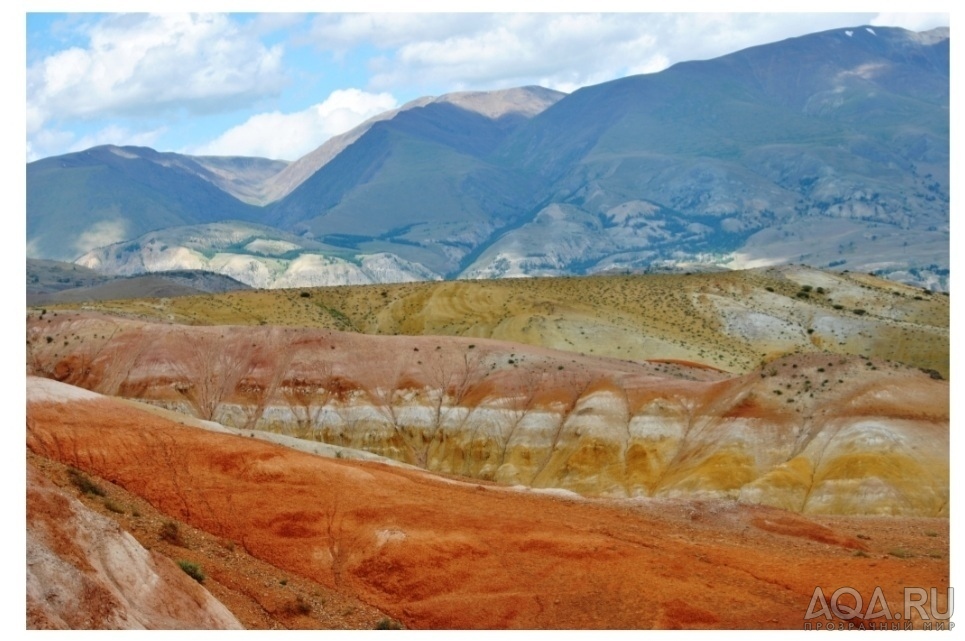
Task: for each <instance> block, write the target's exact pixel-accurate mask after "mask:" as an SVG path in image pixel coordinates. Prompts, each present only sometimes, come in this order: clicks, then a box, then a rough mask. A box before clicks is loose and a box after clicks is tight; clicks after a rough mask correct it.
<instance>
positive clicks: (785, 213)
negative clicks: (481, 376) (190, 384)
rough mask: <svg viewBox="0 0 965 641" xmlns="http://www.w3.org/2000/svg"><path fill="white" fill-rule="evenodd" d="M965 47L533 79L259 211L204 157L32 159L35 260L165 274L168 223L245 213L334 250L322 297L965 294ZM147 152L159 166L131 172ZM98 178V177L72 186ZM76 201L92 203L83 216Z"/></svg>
mask: <svg viewBox="0 0 965 641" xmlns="http://www.w3.org/2000/svg"><path fill="white" fill-rule="evenodd" d="M949 41H950V38H949V31H948V29H947V28H945V29H936V30H933V31H929V32H925V33H914V32H910V31H906V30H903V29H895V28H885V27H874V28H872V27H855V28H853V29H838V30H833V31H827V32H823V33H817V34H811V35H807V36H802V37H799V38H792V39H789V40H785V41H782V42H777V43H773V44H768V45H763V46H759V47H753V48H751V49H747V50H744V51H740V52H737V53H733V54H730V55H727V56H723V57H721V58H717V59H714V60H706V61H695V62H688V63H681V64H677V65H674V66H673V67H671V68H669V69H667V70H665V71H662V72H660V73H656V74H649V75H642V76H633V77H629V78H623V79H619V80H614V81H611V82H608V83H604V84H601V85H596V86H592V87H585V88H583V89H580V90H579V91H576V92H574V93H573V94H571V95H567V96H564V97H560V95H559V94H556V93H554V92H549V91H548V90H545V89H540V88H532V87H528V88H521V89H515V90H506V91H501V92H484V93H476V94H450V95H448V96H443V97H441V98H438V99H424V100H419V101H416V102H415V103H410V104H409V105H406V106H405V107H403V108H402V109H400V110H397V111H394V112H390V113H387V114H383V115H381V116H378V117H376V118H374V119H372V120H371V121H369V122H367V123H365V124H364V125H362V126H360V127H359V128H357V129H355V130H353V131H351V132H348V133H346V134H344V135H343V136H341V137H336V138H334V139H332V140H331V141H329V143H326V145H323V146H322V147H321V148H319V149H318V150H316V151H315V152H312V153H311V154H309V155H308V156H306V157H305V158H303V159H301V160H299V161H297V162H295V163H292V165H291V166H289V167H288V168H286V169H282V170H280V171H275V169H276V168H275V166H273V165H271V166H270V165H258V166H259V167H260V169H259V170H258V171H259V172H262V173H258V172H254V173H253V174H248V177H249V179H250V180H249V181H248V182H245V185H246V186H245V190H240V189H235V190H234V192H233V193H236V194H239V195H240V194H241V193H242V191H243V192H244V193H245V194H247V196H246V197H248V198H249V200H251V199H256V200H257V201H258V202H262V203H263V202H265V201H266V200H268V199H271V198H279V200H276V201H275V202H271V203H268V204H265V205H264V206H262V207H260V208H250V207H249V206H248V205H246V204H244V203H241V202H240V201H237V200H236V199H234V198H233V197H231V196H229V195H228V193H227V192H221V194H222V196H221V197H215V195H213V194H212V193H211V192H210V189H216V190H217V189H218V187H217V185H218V184H221V185H222V186H223V187H225V188H228V187H229V186H230V185H229V184H225V181H224V180H221V182H220V183H219V182H218V181H217V180H215V179H214V178H211V177H210V176H209V177H208V178H205V177H204V176H201V173H205V176H208V174H213V173H217V172H216V171H215V170H219V171H220V170H221V168H222V167H221V166H220V165H219V166H218V167H216V166H215V165H216V163H214V162H213V161H210V160H207V161H205V160H204V159H197V161H196V163H195V164H196V165H197V167H199V168H200V169H197V170H194V169H185V167H186V166H187V165H188V164H190V163H191V162H195V161H193V160H191V159H182V160H178V161H177V162H174V161H167V160H166V161H164V162H161V161H159V160H157V159H153V157H152V158H148V156H149V155H150V154H148V152H147V151H145V150H136V149H124V150H121V149H119V148H99V149H98V150H90V151H89V152H84V153H85V154H87V156H83V155H80V156H78V155H71V156H64V157H61V158H59V159H45V160H43V161H38V162H37V163H31V164H30V166H29V167H28V250H29V251H28V254H29V255H32V256H38V257H62V256H65V255H67V254H71V252H74V253H73V254H72V255H71V256H70V257H71V258H73V257H75V256H76V255H79V254H80V253H83V251H86V250H96V251H97V252H98V253H97V256H98V260H100V261H101V266H100V267H99V269H103V270H108V271H113V272H124V271H125V270H127V271H128V272H130V271H131V270H143V269H146V268H147V267H146V266H147V265H148V264H149V263H150V262H151V261H150V260H149V259H148V258H146V257H142V256H140V254H141V253H142V251H144V250H142V248H143V247H144V244H145V239H144V238H139V236H140V235H141V234H142V233H144V232H146V231H147V230H148V229H159V228H162V227H168V226H177V225H194V224H206V223H212V222H222V223H223V224H229V223H226V222H224V221H226V220H228V219H235V220H241V221H248V222H256V223H258V224H262V225H267V226H269V227H272V228H278V229H281V230H284V232H285V233H291V234H295V235H297V236H298V237H300V238H302V239H303V241H302V242H308V241H313V242H317V243H321V244H322V246H320V247H315V248H312V249H298V250H293V251H297V255H298V256H301V255H306V256H308V258H307V259H306V260H307V261H308V263H309V264H310V265H312V267H310V268H308V269H307V270H306V271H305V272H304V273H305V274H307V273H308V272H310V271H312V270H317V273H318V275H317V276H306V278H307V279H308V280H307V281H305V282H314V283H318V282H321V281H324V282H325V283H327V284H345V283H350V282H360V281H359V280H358V278H359V276H358V274H356V273H353V271H352V270H351V269H335V270H332V269H330V264H331V263H330V260H331V259H344V258H348V259H349V260H350V261H355V262H356V263H358V262H361V261H364V260H365V257H367V256H374V255H378V256H382V257H385V258H384V259H385V260H388V261H390V262H395V263H397V264H400V265H404V266H405V267H404V268H402V269H401V270H395V269H389V270H386V271H384V272H383V273H382V274H380V275H377V276H375V277H374V280H377V281H381V282H387V281H392V280H396V279H399V280H406V279H408V278H409V277H410V276H411V275H412V274H423V276H417V277H440V278H454V277H467V278H478V277H486V278H489V277H500V276H533V275H563V274H586V273H600V272H614V271H617V272H625V271H643V270H652V269H694V268H706V267H708V266H713V267H727V268H735V267H736V268H740V267H748V266H758V265H772V264H783V263H787V262H798V263H805V264H808V265H811V266H816V267H839V266H845V267H846V268H848V269H851V270H855V271H865V272H869V271H871V272H875V273H877V274H881V275H885V276H887V277H889V278H892V279H894V280H899V281H903V282H908V283H913V284H916V285H919V286H927V287H929V288H932V289H947V286H948V253H949V250H948V245H949V235H948V234H949ZM151 153H154V155H155V156H157V157H158V158H161V157H162V156H163V157H165V158H167V157H168V156H169V155H161V154H156V153H155V152H151ZM91 155H93V156H95V157H96V158H97V162H96V163H94V164H93V165H91V163H90V162H89V161H88V160H86V159H87V157H88V156H91ZM128 156H133V157H136V158H137V159H142V160H148V162H140V161H139V162H132V163H120V161H118V160H117V158H126V157H128ZM79 159H84V162H81V161H80V160H79ZM129 160H132V161H133V160H134V159H133V158H129ZM250 162H251V163H254V164H257V161H250ZM78 163H79V164H81V165H83V166H84V167H87V169H84V170H83V171H63V170H64V169H66V168H68V167H73V166H74V165H75V164H78ZM85 163H86V164H85ZM95 165H96V166H95ZM121 165H123V167H121ZM105 167H109V168H110V171H108V170H107V169H105ZM162 168H163V169H164V171H161V169H162ZM135 169H136V171H135ZM202 169H203V170H204V172H201V170H202ZM232 171H235V170H232ZM142 172H143V173H142ZM172 172H174V173H172ZM88 174H90V175H91V176H92V177H96V178H97V179H96V180H94V179H93V178H92V179H91V180H88V179H87V175H88ZM162 174H163V175H162ZM255 174H257V176H256V175H255ZM104 176H109V177H111V180H114V179H115V177H117V179H118V180H120V176H125V178H124V180H125V181H126V182H125V183H124V184H125V185H126V186H125V187H123V189H121V187H120V186H118V190H120V193H127V191H130V190H131V189H134V187H132V186H131V185H135V184H136V185H138V186H137V188H136V189H135V193H133V194H131V195H130V196H129V197H125V198H126V200H125V199H120V200H117V199H115V200H110V199H108V200H104V199H103V198H102V196H103V195H104V194H105V193H107V189H106V188H105V187H104V185H105V184H107V183H104V180H106V178H105V177H104ZM175 176H176V179H175ZM259 176H260V179H261V180H262V182H261V183H259V184H258V185H254V184H251V182H250V181H255V182H257V180H258V177H259ZM229 182H230V181H229ZM243 182H244V181H243ZM110 184H111V185H113V184H114V183H113V182H110ZM118 184H119V185H120V183H118ZM145 186H149V187H151V189H154V190H156V192H155V191H151V192H148V191H145V190H144V187H145ZM124 190H127V191H124ZM219 198H221V200H219ZM224 198H227V199H228V201H224ZM199 199H200V200H201V204H198V202H199ZM171 201H173V202H171ZM76 202H86V203H88V205H86V209H85V210H84V211H83V212H81V215H77V211H76V207H75V206H73V203H76ZM68 205H70V207H69V211H70V212H71V215H72V216H73V219H72V220H70V221H68V222H69V224H68V226H67V227H64V228H60V229H58V231H57V234H58V235H57V239H55V238H54V236H53V233H54V232H53V231H52V229H53V228H52V226H51V225H52V223H54V222H55V221H57V220H64V214H63V212H65V211H67V210H68ZM133 207H139V208H141V209H146V210H147V211H148V212H154V213H151V214H150V216H149V217H148V219H149V220H151V221H152V222H151V224H150V225H147V224H146V223H145V224H141V223H139V222H138V223H135V222H132V218H131V216H132V214H131V211H132V208H133ZM57 212H60V213H57ZM138 220H140V218H138ZM818 229H820V233H818V231H817V230H818ZM64 230H66V231H67V232H68V233H69V234H71V237H70V238H69V239H68V240H65V237H64V236H63V235H62V234H63V231H64ZM178 233H180V232H178ZM266 233H268V234H269V235H270V234H274V233H278V232H266ZM175 235H177V234H175ZM124 241H126V244H121V245H117V246H114V247H111V248H106V249H104V248H102V247H103V246H104V245H108V244H110V243H112V242H124ZM58 243H59V244H58ZM179 247H180V245H179ZM105 252H106V253H113V254H115V255H119V256H118V257H117V258H116V259H115V260H109V261H105V260H104V258H103V254H104V253H105ZM237 253H238V255H239V256H240V257H241V258H240V259H239V260H241V261H242V262H246V263H248V264H250V265H251V269H253V270H255V271H267V272H272V273H275V272H276V271H277V269H276V267H274V266H272V265H271V264H270V261H269V260H267V259H266V257H265V256H263V255H261V254H259V253H258V252H248V251H241V250H238V252H237ZM295 257H296V255H294V254H293V255H292V256H291V258H295ZM186 259H187V257H186ZM84 260H85V261H89V259H88V258H85V259H84ZM169 263H170V261H169ZM256 263H257V264H256ZM85 264H87V263H86V262H85ZM173 264H175V265H176V264H177V261H174V263H173ZM225 265H226V266H225V267H224V269H225V270H227V271H225V272H224V273H231V270H233V269H235V266H234V265H235V263H234V262H232V263H231V265H232V266H230V267H229V266H227V265H228V263H226V264H225ZM215 269H218V270H221V269H222V268H221V267H215ZM400 272H402V273H400ZM232 275H235V274H234V273H232ZM236 277H237V276H236ZM353 279H354V280H353ZM242 280H243V279H242ZM262 281H263V282H265V283H267V285H262V284H259V286H272V285H274V286H286V285H287V286H291V285H292V283H293V281H292V280H290V279H280V280H274V279H267V280H265V279H262ZM246 282H249V284H254V282H251V281H246ZM295 282H301V281H295Z"/></svg>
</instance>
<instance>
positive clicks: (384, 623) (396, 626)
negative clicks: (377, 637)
mask: <svg viewBox="0 0 965 641" xmlns="http://www.w3.org/2000/svg"><path fill="white" fill-rule="evenodd" d="M375 629H376V630H402V629H403V628H402V624H401V623H399V622H398V621H396V620H395V619H389V618H385V619H381V620H380V621H379V622H378V623H377V624H375Z"/></svg>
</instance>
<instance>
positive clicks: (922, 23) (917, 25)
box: [870, 13, 949, 31]
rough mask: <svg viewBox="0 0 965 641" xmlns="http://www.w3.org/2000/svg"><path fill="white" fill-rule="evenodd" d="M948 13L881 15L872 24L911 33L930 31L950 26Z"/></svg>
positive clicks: (871, 21)
mask: <svg viewBox="0 0 965 641" xmlns="http://www.w3.org/2000/svg"><path fill="white" fill-rule="evenodd" d="M948 22H949V20H948V14H947V13H879V14H878V15H877V16H875V17H874V18H873V19H871V20H870V24H873V25H875V26H880V27H901V28H902V29H908V30H910V31H928V30H929V29H934V28H935V27H947V26H948Z"/></svg>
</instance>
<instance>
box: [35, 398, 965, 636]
mask: <svg viewBox="0 0 965 641" xmlns="http://www.w3.org/2000/svg"><path fill="white" fill-rule="evenodd" d="M27 446H28V448H29V449H30V450H32V451H33V452H35V453H36V454H38V455H40V456H44V457H49V458H51V459H55V460H57V461H60V462H62V463H66V464H69V465H72V466H75V467H78V468H80V469H83V470H85V471H87V472H88V473H90V474H95V475H97V476H100V477H102V478H104V479H106V480H109V481H111V482H113V483H116V484H117V485H119V486H120V487H122V488H124V489H126V490H128V491H130V492H132V493H134V494H137V495H139V496H141V497H143V498H145V499H146V500H147V501H149V502H150V503H151V504H152V505H154V506H155V507H156V508H157V509H158V510H160V511H161V512H164V513H166V514H169V515H171V516H172V517H174V518H176V519H179V520H181V521H184V522H186V523H188V524H190V525H192V526H194V527H196V528H199V529H201V530H204V531H206V532H209V533H211V534H214V535H216V536H218V537H220V538H221V539H225V540H229V541H234V542H236V543H237V544H238V545H239V546H240V547H243V548H244V550H245V551H247V552H248V553H250V554H251V555H253V556H255V557H257V558H259V559H262V560H264V561H266V562H268V563H270V564H272V565H274V566H276V567H278V568H281V569H283V570H285V571H287V572H292V573H296V574H300V575H302V576H304V577H306V578H309V579H312V580H315V581H319V582H321V583H324V584H326V585H328V586H331V587H332V588H334V589H336V590H338V591H340V592H345V593H350V594H354V595H356V596H358V597H359V598H360V599H361V600H363V601H365V602H367V603H369V604H371V605H373V606H375V607H377V608H379V609H380V610H382V611H383V612H386V613H388V614H389V615H390V616H392V617H395V618H397V619H399V620H401V621H402V622H404V623H405V624H406V626H408V627H411V628H503V627H509V628H800V627H801V626H802V623H803V621H802V619H803V616H804V614H805V612H806V611H807V608H808V604H809V602H810V598H811V595H812V593H813V591H814V588H815V586H821V587H823V588H824V590H825V593H826V594H828V595H830V593H831V592H832V591H833V590H835V589H836V588H838V587H842V586H849V587H853V588H855V589H857V590H858V591H859V592H860V593H861V594H862V595H865V596H866V598H870V595H871V594H872V592H873V591H874V588H875V587H877V586H880V587H881V588H882V590H883V592H884V594H885V596H886V598H887V599H888V601H889V603H891V604H897V603H899V602H900V594H901V590H902V588H903V587H904V586H922V587H926V588H928V587H936V588H938V590H939V592H941V593H944V591H945V589H946V588H947V586H948V582H949V578H948V575H949V569H948V522H947V520H943V519H897V518H895V519H884V520H881V519H860V518H851V519H849V518H845V517H834V518H833V519H832V518H827V519H817V520H811V519H807V518H804V517H801V516H799V515H795V514H791V513H787V512H783V511H781V510H775V509H770V508H763V507H753V506H740V505H737V504H734V503H726V502H709V501H708V502H699V501H670V500H662V501H649V502H638V503H634V502H630V501H622V502H619V501H603V500H585V499H579V500H577V499H568V498H560V497H554V496H548V495H540V494H535V493H529V492H516V491H513V490H509V489H507V488H502V487H499V486H496V485H492V484H486V483H476V482H465V481H463V480H456V479H447V478H442V477H439V476H433V475H430V474H427V473H422V472H417V471H411V470H405V469H397V468H391V467H387V466H383V465H379V464H371V463H360V462H351V461H341V460H333V459H322V458H317V457H314V456H311V455H308V454H302V453H299V452H295V451H291V450H287V449H284V448H282V447H278V446H273V445H270V444H267V443H263V442H260V441H256V440H254V439H247V438H244V437H237V436H227V435H222V434H216V433H211V432H203V431H200V430H195V429H191V428H186V427H182V426H178V425H176V424H174V423H172V422H170V421H168V420H165V419H163V418H160V417H158V416H154V415H151V414H148V413H146V412H143V411H140V410H137V409H134V408H130V407H127V406H123V405H121V404H119V403H117V402H115V401H111V400H102V401H81V402H70V403H60V404H55V403H31V404H30V405H29V407H28V417H27ZM818 521H820V522H818ZM881 523H887V524H888V527H887V528H881V527H879V525H880V524H881ZM923 531H928V532H927V536H924V535H923V534H922V532H923ZM867 532H872V533H874V539H871V538H869V535H867V534H866V533H867ZM859 535H860V536H859ZM899 547H900V548H902V549H903V550H906V551H909V552H910V556H908V555H904V554H902V555H889V554H888V552H889V550H892V549H894V548H899ZM926 548H927V549H926ZM932 549H934V552H933V553H931V554H930V555H928V556H925V554H926V551H927V550H932ZM905 556H907V558H901V557H905Z"/></svg>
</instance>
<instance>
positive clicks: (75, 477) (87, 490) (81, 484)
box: [67, 468, 107, 496]
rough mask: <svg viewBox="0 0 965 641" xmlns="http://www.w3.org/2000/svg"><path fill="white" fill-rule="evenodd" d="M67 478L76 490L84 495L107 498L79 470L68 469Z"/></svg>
mask: <svg viewBox="0 0 965 641" xmlns="http://www.w3.org/2000/svg"><path fill="white" fill-rule="evenodd" d="M67 478H68V479H69V480H70V482H71V483H72V484H73V486H74V487H76V488H77V489H78V490H80V491H81V492H83V493H84V494H90V495H92V496H107V493H106V492H105V491H104V490H103V488H101V486H99V485H98V484H97V483H94V481H92V480H91V479H90V478H89V477H88V476H87V475H86V474H84V473H83V472H81V471H80V470H77V469H74V468H70V469H68V470H67Z"/></svg>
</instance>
